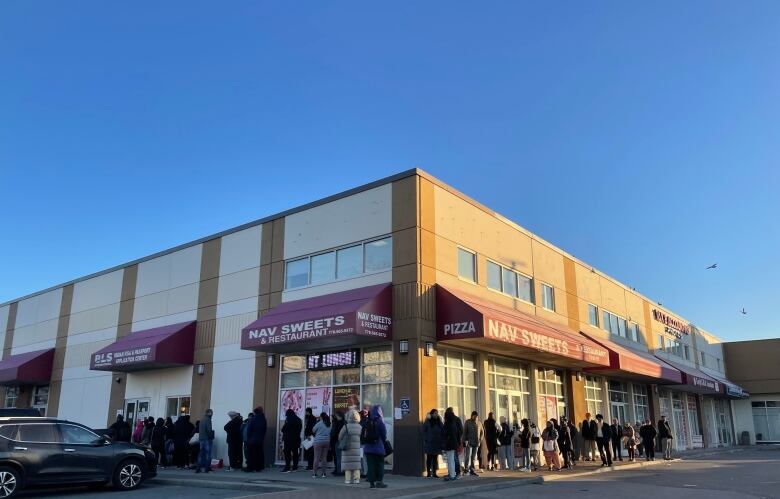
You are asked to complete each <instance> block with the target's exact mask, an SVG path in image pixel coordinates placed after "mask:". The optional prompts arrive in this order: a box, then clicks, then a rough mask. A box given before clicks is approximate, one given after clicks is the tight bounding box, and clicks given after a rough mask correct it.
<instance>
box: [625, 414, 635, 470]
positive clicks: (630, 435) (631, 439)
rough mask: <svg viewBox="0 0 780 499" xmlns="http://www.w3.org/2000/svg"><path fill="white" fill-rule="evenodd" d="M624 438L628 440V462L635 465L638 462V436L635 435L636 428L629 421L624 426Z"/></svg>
mask: <svg viewBox="0 0 780 499" xmlns="http://www.w3.org/2000/svg"><path fill="white" fill-rule="evenodd" d="M623 438H625V439H626V449H628V460H629V461H631V462H632V463H633V462H634V461H636V434H635V433H634V427H633V426H631V424H629V422H628V421H626V423H625V424H624V425H623Z"/></svg>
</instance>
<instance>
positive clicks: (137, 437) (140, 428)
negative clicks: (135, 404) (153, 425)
mask: <svg viewBox="0 0 780 499" xmlns="http://www.w3.org/2000/svg"><path fill="white" fill-rule="evenodd" d="M144 426H146V418H139V419H138V420H136V422H135V429H134V430H133V442H134V443H136V444H140V443H141V436H142V435H143V433H144Z"/></svg>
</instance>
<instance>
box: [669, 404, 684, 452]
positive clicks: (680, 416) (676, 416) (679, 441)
mask: <svg viewBox="0 0 780 499" xmlns="http://www.w3.org/2000/svg"><path fill="white" fill-rule="evenodd" d="M672 431H673V432H674V444H675V448H676V449H677V450H685V449H686V448H687V447H688V430H687V425H686V422H685V414H684V411H683V407H682V401H681V400H680V398H679V396H678V395H677V394H674V395H673V396H672Z"/></svg>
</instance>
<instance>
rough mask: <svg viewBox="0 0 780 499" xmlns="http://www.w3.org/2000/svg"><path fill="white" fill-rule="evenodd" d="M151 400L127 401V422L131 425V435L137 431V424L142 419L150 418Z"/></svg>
mask: <svg viewBox="0 0 780 499" xmlns="http://www.w3.org/2000/svg"><path fill="white" fill-rule="evenodd" d="M150 402H151V399H127V400H125V421H127V422H128V424H130V432H131V434H132V433H133V432H134V431H135V423H136V421H138V420H139V419H141V418H145V417H147V416H149V404H150Z"/></svg>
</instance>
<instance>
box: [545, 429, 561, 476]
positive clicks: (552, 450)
mask: <svg viewBox="0 0 780 499" xmlns="http://www.w3.org/2000/svg"><path fill="white" fill-rule="evenodd" d="M542 451H543V452H544V462H545V464H546V465H547V468H548V469H549V470H550V471H552V470H553V467H555V469H556V471H560V470H561V460H560V458H559V456H558V451H559V449H558V432H557V431H555V426H554V425H553V422H552V421H547V428H545V429H544V431H543V432H542Z"/></svg>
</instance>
